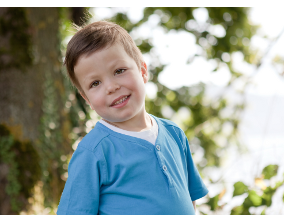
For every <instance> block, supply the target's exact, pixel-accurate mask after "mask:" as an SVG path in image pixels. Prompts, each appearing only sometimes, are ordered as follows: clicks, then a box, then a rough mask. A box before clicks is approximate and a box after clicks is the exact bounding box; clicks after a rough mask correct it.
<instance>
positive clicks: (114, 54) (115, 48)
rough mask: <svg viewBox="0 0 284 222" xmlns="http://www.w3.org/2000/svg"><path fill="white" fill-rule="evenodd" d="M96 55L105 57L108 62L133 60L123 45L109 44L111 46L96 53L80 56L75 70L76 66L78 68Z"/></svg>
mask: <svg viewBox="0 0 284 222" xmlns="http://www.w3.org/2000/svg"><path fill="white" fill-rule="evenodd" d="M96 55H98V57H100V56H103V57H105V58H106V60H108V61H111V60H112V59H115V60H125V58H126V57H127V58H129V59H133V58H131V57H130V56H129V55H128V53H127V52H126V51H125V48H124V47H123V45H122V44H120V43H114V44H112V45H110V44H109V45H107V46H105V47H103V48H100V49H98V50H96V51H94V52H92V51H90V52H87V53H84V54H82V55H80V56H79V57H78V59H77V62H76V64H75V66H74V70H75V69H76V66H78V64H79V63H81V61H82V60H85V59H88V58H89V57H91V56H96ZM120 58H121V59H120Z"/></svg>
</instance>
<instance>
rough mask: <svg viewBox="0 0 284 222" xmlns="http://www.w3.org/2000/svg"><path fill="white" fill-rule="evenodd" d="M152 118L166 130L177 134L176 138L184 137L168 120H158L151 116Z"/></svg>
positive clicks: (175, 125)
mask: <svg viewBox="0 0 284 222" xmlns="http://www.w3.org/2000/svg"><path fill="white" fill-rule="evenodd" d="M152 116H153V115H152ZM153 117H154V118H155V119H156V120H157V121H159V122H160V124H162V125H163V126H164V127H165V128H166V129H167V130H169V131H173V132H174V133H175V134H177V135H178V137H184V136H185V134H184V132H183V130H182V129H181V128H180V127H179V126H178V125H177V124H176V123H174V122H173V121H171V120H168V119H163V118H159V117H156V116H153Z"/></svg>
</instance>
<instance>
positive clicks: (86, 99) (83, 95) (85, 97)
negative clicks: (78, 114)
mask: <svg viewBox="0 0 284 222" xmlns="http://www.w3.org/2000/svg"><path fill="white" fill-rule="evenodd" d="M78 91H79V93H80V95H81V96H82V97H83V98H84V100H85V101H86V102H87V103H88V104H89V106H90V107H91V109H92V110H94V108H93V107H92V104H91V103H90V102H89V100H88V98H87V96H85V94H84V93H82V92H81V91H80V90H78Z"/></svg>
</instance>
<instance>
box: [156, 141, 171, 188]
mask: <svg viewBox="0 0 284 222" xmlns="http://www.w3.org/2000/svg"><path fill="white" fill-rule="evenodd" d="M156 155H157V158H158V160H159V164H160V167H161V169H163V173H164V174H165V176H166V177H167V180H168V184H169V186H170V187H172V186H173V183H172V179H171V176H170V174H169V172H168V168H167V166H166V164H165V157H164V155H163V153H162V152H161V147H160V145H156Z"/></svg>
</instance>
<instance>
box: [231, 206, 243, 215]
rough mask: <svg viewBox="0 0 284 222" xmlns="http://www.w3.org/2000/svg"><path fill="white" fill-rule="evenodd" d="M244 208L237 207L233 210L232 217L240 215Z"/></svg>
mask: <svg viewBox="0 0 284 222" xmlns="http://www.w3.org/2000/svg"><path fill="white" fill-rule="evenodd" d="M243 209H244V206H243V205H241V206H237V207H234V208H233V209H232V210H231V215H240V214H241V213H242V212H243Z"/></svg>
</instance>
